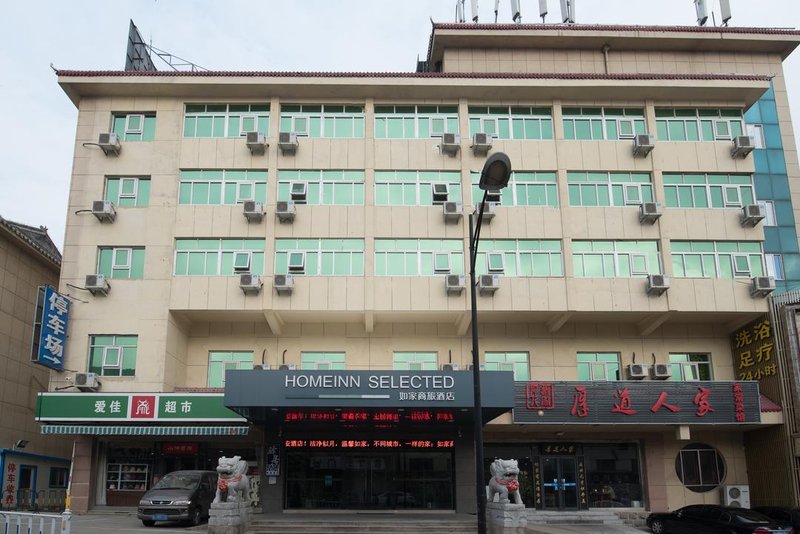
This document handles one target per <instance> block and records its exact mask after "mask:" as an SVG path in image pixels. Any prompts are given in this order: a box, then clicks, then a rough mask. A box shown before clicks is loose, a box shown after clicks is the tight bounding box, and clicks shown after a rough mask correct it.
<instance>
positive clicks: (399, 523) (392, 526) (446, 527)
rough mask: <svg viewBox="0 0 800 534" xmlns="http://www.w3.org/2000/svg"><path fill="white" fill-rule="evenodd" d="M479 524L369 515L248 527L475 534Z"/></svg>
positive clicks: (261, 531)
mask: <svg viewBox="0 0 800 534" xmlns="http://www.w3.org/2000/svg"><path fill="white" fill-rule="evenodd" d="M477 530H478V528H477V524H476V522H475V521H464V520H451V519H430V520H428V519H416V518H414V519H411V518H408V519H406V518H404V517H403V516H402V515H397V516H394V517H391V518H380V519H375V518H370V517H369V515H364V516H359V517H357V518H355V517H348V518H342V519H327V518H326V519H324V520H317V519H312V518H308V517H298V518H297V519H296V520H292V519H287V518H282V519H272V520H270V519H257V520H254V521H251V522H250V524H249V525H248V526H247V530H246V531H245V532H246V534H268V533H269V534H274V533H276V532H280V533H281V534H339V533H341V534H350V533H353V534H356V533H373V532H374V533H380V534H418V533H420V532H449V533H453V534H456V533H458V534H462V533H463V534H473V533H475V532H477Z"/></svg>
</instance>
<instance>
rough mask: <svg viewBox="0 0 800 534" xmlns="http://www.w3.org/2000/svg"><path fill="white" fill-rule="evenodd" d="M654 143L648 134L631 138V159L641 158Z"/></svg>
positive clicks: (649, 150) (650, 149)
mask: <svg viewBox="0 0 800 534" xmlns="http://www.w3.org/2000/svg"><path fill="white" fill-rule="evenodd" d="M655 146H656V145H655V141H654V139H653V136H652V135H650V134H638V135H636V136H635V137H634V138H633V157H635V158H643V157H645V156H647V155H648V154H649V153H650V152H651V151H652V150H653V149H654V148H655Z"/></svg>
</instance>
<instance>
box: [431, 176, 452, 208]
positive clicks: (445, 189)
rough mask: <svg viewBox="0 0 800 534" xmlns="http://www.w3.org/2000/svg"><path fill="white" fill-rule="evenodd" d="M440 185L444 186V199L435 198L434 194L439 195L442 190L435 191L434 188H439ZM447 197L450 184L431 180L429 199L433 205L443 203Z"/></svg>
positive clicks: (448, 196)
mask: <svg viewBox="0 0 800 534" xmlns="http://www.w3.org/2000/svg"><path fill="white" fill-rule="evenodd" d="M442 186H444V196H445V199H444V200H437V199H436V196H437V195H438V196H441V194H442V192H441V191H438V192H437V191H436V189H437V188H441V187H442ZM449 199H450V184H448V183H447V182H431V201H432V202H433V205H434V206H436V205H439V204H443V203H445V202H447V201H448V200H449Z"/></svg>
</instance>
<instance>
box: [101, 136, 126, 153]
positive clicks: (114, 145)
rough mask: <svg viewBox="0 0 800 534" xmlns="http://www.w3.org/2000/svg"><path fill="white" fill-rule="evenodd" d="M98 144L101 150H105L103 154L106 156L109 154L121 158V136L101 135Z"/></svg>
mask: <svg viewBox="0 0 800 534" xmlns="http://www.w3.org/2000/svg"><path fill="white" fill-rule="evenodd" d="M97 144H98V145H99V146H100V148H101V149H103V154H105V155H106V156H108V155H109V154H114V155H115V156H119V153H120V151H121V150H122V143H120V142H119V136H118V135H117V134H115V133H113V132H112V133H101V134H100V138H99V139H98V140H97Z"/></svg>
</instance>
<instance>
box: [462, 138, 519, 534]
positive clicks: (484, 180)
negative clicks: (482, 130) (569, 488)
mask: <svg viewBox="0 0 800 534" xmlns="http://www.w3.org/2000/svg"><path fill="white" fill-rule="evenodd" d="M509 178H511V160H509V159H508V156H506V155H505V154H504V153H502V152H498V153H496V154H492V155H491V156H490V157H489V158H488V159H487V160H486V163H485V164H484V166H483V170H482V171H481V179H480V181H479V182H478V187H479V188H480V189H482V190H483V200H481V203H480V207H479V208H478V210H477V211H478V218H477V221H475V228H474V229H473V220H472V219H473V215H474V214H472V213H470V215H469V282H470V291H471V298H472V306H471V311H472V321H471V323H472V383H473V389H474V392H473V400H474V414H473V418H472V419H473V425H474V429H473V437H474V439H475V497H476V499H477V505H478V534H486V481H485V480H484V478H483V477H484V473H483V413H482V411H483V410H482V407H481V373H480V369H481V366H480V363H481V361H480V360H481V359H480V352H479V351H478V293H477V291H478V287H477V286H478V281H477V280H476V279H475V259H476V256H477V253H478V241H480V238H481V223H483V208H484V206H486V193H487V192H488V191H489V190H490V189H492V190H495V189H503V188H505V187H506V186H507V185H508V180H509Z"/></svg>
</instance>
